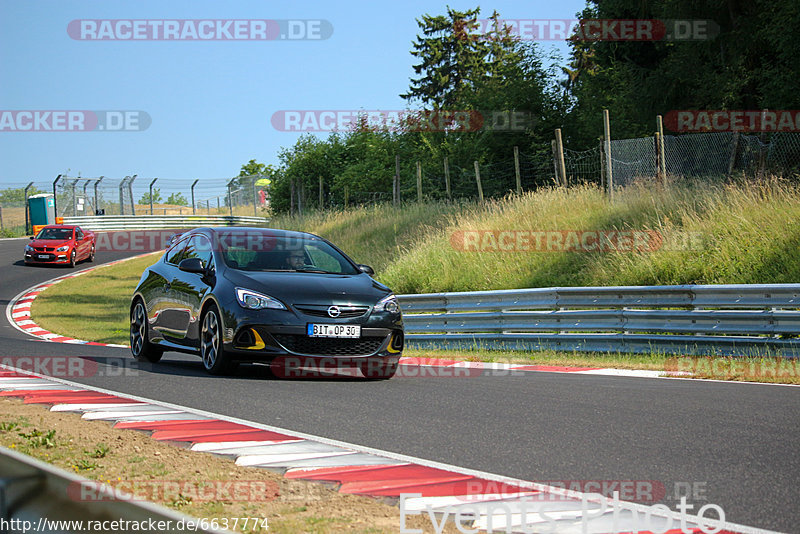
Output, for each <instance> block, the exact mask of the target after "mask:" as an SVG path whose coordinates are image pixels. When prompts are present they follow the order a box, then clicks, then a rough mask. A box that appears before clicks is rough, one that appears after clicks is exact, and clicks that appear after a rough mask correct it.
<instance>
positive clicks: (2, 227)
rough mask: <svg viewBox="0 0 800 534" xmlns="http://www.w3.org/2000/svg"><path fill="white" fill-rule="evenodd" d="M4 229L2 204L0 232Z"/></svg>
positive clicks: (0, 209)
mask: <svg viewBox="0 0 800 534" xmlns="http://www.w3.org/2000/svg"><path fill="white" fill-rule="evenodd" d="M4 229H5V227H4V226H3V206H0V232H2V231H3V230H4Z"/></svg>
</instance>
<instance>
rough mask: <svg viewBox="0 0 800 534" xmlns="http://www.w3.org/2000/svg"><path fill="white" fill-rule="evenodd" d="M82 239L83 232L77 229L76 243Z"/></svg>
mask: <svg viewBox="0 0 800 534" xmlns="http://www.w3.org/2000/svg"><path fill="white" fill-rule="evenodd" d="M81 239H83V232H81V229H80V228H76V229H75V240H76V241H80V240H81Z"/></svg>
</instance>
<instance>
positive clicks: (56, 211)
mask: <svg viewBox="0 0 800 534" xmlns="http://www.w3.org/2000/svg"><path fill="white" fill-rule="evenodd" d="M60 179H61V175H60V174H59V175H58V176H56V179H55V180H54V181H53V213H55V216H56V217H58V194H57V193H56V184H58V181H59V180H60Z"/></svg>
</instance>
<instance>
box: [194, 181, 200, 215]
mask: <svg viewBox="0 0 800 534" xmlns="http://www.w3.org/2000/svg"><path fill="white" fill-rule="evenodd" d="M199 181H200V180H199V179H198V180H195V181H194V182H192V215H196V214H197V208H195V203H194V186H196V185H197V182H199Z"/></svg>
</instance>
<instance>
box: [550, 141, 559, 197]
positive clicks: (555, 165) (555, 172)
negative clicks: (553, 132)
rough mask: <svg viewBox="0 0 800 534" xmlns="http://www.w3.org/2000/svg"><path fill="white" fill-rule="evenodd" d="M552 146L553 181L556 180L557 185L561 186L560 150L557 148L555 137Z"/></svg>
mask: <svg viewBox="0 0 800 534" xmlns="http://www.w3.org/2000/svg"><path fill="white" fill-rule="evenodd" d="M550 148H551V149H552V150H553V182H555V184H556V186H559V185H561V184H560V183H559V176H560V174H561V173H559V172H558V150H557V149H556V140H555V139H553V140H552V141H550Z"/></svg>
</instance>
